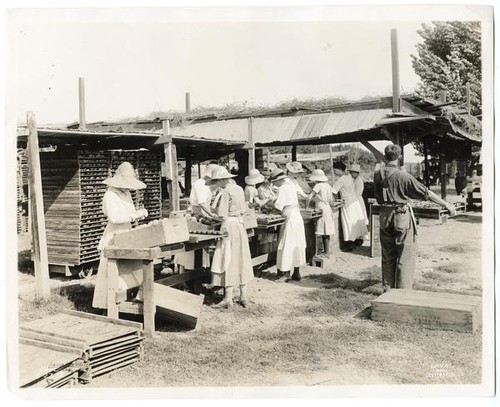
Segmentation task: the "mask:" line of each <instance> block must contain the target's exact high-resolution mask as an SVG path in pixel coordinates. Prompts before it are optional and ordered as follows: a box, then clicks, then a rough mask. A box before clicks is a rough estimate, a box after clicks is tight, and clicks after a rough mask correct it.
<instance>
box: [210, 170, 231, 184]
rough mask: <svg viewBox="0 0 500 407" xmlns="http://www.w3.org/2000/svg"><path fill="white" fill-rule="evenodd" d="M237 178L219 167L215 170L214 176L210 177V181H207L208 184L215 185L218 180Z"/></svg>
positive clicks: (213, 171)
mask: <svg viewBox="0 0 500 407" xmlns="http://www.w3.org/2000/svg"><path fill="white" fill-rule="evenodd" d="M234 177H236V175H233V174H231V173H230V172H229V171H228V170H227V169H225V168H224V167H221V166H217V168H214V169H213V170H212V174H211V176H210V179H209V180H208V181H206V183H207V184H208V183H213V182H215V181H217V180H220V179H231V178H234Z"/></svg>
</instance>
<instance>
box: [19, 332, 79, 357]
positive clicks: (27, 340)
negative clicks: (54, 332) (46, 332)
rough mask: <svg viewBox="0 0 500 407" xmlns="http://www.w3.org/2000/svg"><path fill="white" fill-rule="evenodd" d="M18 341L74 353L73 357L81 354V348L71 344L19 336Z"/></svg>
mask: <svg viewBox="0 0 500 407" xmlns="http://www.w3.org/2000/svg"><path fill="white" fill-rule="evenodd" d="M19 343H20V344H24V345H30V346H37V347H39V348H45V349H50V350H55V351H57V352H65V353H70V354H73V355H76V357H75V359H78V357H80V356H81V355H82V354H83V349H81V348H74V347H71V346H64V345H61V344H57V343H50V342H46V341H43V340H39V339H30V338H26V337H21V338H19Z"/></svg>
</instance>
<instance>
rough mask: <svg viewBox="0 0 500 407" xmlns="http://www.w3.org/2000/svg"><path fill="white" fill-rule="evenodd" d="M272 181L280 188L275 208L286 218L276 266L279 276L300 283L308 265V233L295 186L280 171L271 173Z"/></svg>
mask: <svg viewBox="0 0 500 407" xmlns="http://www.w3.org/2000/svg"><path fill="white" fill-rule="evenodd" d="M270 181H271V182H273V183H274V185H276V186H277V187H278V192H277V197H276V201H275V202H274V206H275V208H276V209H278V210H279V211H281V213H282V215H283V216H284V217H286V221H285V223H284V225H283V226H282V227H281V230H280V234H279V238H278V252H277V259H276V266H277V268H278V276H283V275H284V274H289V273H290V272H291V270H292V269H293V274H292V280H295V281H300V279H301V276H300V267H301V266H303V265H305V264H306V246H307V244H306V233H305V229H304V220H303V219H302V215H301V214H300V209H299V201H298V198H297V190H296V188H295V185H294V184H293V183H292V182H291V181H290V180H289V178H288V177H287V176H286V175H285V174H284V172H283V171H282V170H280V169H276V170H274V171H273V172H272V173H271V176H270Z"/></svg>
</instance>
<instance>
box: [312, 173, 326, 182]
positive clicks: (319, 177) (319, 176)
mask: <svg viewBox="0 0 500 407" xmlns="http://www.w3.org/2000/svg"><path fill="white" fill-rule="evenodd" d="M309 179H310V180H311V181H314V182H326V181H328V178H327V177H326V175H325V173H324V171H323V170H314V171H313V172H312V174H311V176H310V177H309Z"/></svg>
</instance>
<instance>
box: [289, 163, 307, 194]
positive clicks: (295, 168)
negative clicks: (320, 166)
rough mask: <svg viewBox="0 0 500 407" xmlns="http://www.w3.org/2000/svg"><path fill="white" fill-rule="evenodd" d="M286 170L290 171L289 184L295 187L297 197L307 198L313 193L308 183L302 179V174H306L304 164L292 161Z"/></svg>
mask: <svg viewBox="0 0 500 407" xmlns="http://www.w3.org/2000/svg"><path fill="white" fill-rule="evenodd" d="M286 169H287V170H288V176H289V180H290V181H289V182H291V183H292V185H294V187H295V190H296V192H297V195H298V196H300V197H301V198H307V196H308V195H309V194H310V193H311V187H310V186H309V184H308V183H307V181H306V180H304V178H302V174H304V172H305V171H304V169H303V168H302V164H301V163H300V162H298V161H292V162H291V163H288V164H287V165H286Z"/></svg>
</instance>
